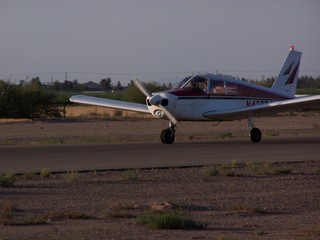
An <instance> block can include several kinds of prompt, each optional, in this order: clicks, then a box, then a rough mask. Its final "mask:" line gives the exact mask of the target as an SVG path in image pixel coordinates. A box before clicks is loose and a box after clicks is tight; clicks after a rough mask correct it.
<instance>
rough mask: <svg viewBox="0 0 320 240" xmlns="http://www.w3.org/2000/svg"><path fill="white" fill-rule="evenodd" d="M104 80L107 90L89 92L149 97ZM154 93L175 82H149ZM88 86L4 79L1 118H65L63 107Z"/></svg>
mask: <svg viewBox="0 0 320 240" xmlns="http://www.w3.org/2000/svg"><path fill="white" fill-rule="evenodd" d="M105 80H106V82H105V81H104V79H103V80H101V82H100V83H101V84H106V85H105V86H104V91H100V92H98V93H97V92H92V93H90V92H88V93H86V94H88V95H93V96H98V97H105V98H110V99H116V100H123V101H130V102H137V103H145V96H144V95H143V94H142V93H141V92H140V91H139V90H138V89H137V88H136V87H135V86H134V85H133V84H131V83H130V84H128V86H127V87H122V86H121V87H120V86H119V83H118V84H116V85H115V86H113V84H112V82H111V79H110V81H109V80H108V81H107V79H105ZM145 85H146V87H147V89H149V90H150V92H157V91H163V90H166V89H168V88H171V85H170V84H169V85H166V84H163V85H159V84H157V83H155V82H152V83H146V84H145ZM85 90H88V89H86V86H85V84H80V83H78V82H77V81H64V82H63V83H59V84H57V82H54V83H53V84H42V83H41V82H40V79H39V77H36V78H33V79H32V80H31V81H28V82H26V81H20V83H19V84H13V83H10V82H6V81H4V80H0V118H31V119H34V118H47V117H62V111H61V110H60V109H61V106H62V105H66V104H71V103H70V101H69V97H70V96H72V95H74V94H78V93H81V92H83V91H85Z"/></svg>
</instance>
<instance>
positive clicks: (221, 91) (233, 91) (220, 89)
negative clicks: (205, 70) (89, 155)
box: [210, 80, 239, 96]
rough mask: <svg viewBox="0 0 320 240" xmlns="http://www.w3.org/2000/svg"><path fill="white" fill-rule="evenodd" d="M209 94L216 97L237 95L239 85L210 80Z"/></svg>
mask: <svg viewBox="0 0 320 240" xmlns="http://www.w3.org/2000/svg"><path fill="white" fill-rule="evenodd" d="M210 83H211V84H210V94H217V95H233V96H235V95H238V92H239V85H238V84H235V83H229V82H226V81H220V80H211V82H210Z"/></svg>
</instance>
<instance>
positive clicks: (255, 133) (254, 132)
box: [249, 127, 262, 143]
mask: <svg viewBox="0 0 320 240" xmlns="http://www.w3.org/2000/svg"><path fill="white" fill-rule="evenodd" d="M249 136H250V139H251V141H252V142H254V143H258V142H260V141H261V137H262V136H261V131H260V129H259V128H256V127H253V128H252V129H251V131H250V135H249Z"/></svg>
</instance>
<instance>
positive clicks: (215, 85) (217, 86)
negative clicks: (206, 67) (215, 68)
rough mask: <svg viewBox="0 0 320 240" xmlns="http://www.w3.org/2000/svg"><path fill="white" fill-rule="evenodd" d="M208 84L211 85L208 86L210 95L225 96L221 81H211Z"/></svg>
mask: <svg viewBox="0 0 320 240" xmlns="http://www.w3.org/2000/svg"><path fill="white" fill-rule="evenodd" d="M210 83H211V84H210V93H211V94H218V95H222V94H225V91H224V82H223V81H216V80H211V82H210Z"/></svg>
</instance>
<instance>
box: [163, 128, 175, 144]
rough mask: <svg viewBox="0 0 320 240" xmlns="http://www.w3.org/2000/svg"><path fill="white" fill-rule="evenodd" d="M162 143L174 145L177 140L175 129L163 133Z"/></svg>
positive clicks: (165, 130) (168, 129)
mask: <svg viewBox="0 0 320 240" xmlns="http://www.w3.org/2000/svg"><path fill="white" fill-rule="evenodd" d="M160 137H161V142H162V143H164V144H172V143H173V142H174V139H175V129H174V128H173V127H169V128H167V129H164V130H163V131H162V132H161V136H160Z"/></svg>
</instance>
